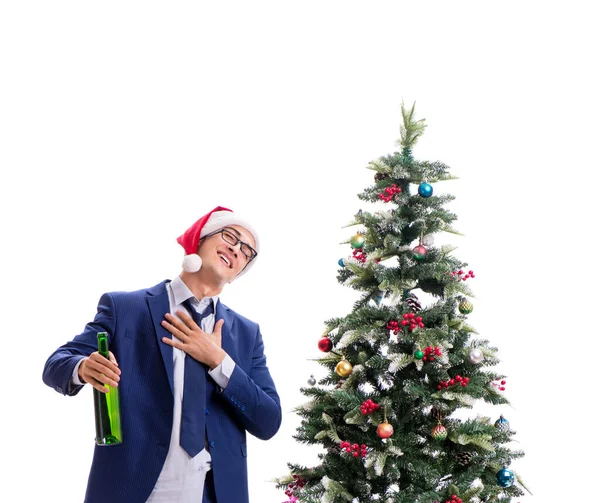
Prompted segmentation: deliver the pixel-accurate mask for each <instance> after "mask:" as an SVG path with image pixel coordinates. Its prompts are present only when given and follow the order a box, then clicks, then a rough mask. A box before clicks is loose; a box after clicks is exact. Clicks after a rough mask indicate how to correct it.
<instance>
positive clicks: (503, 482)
mask: <svg viewBox="0 0 600 503" xmlns="http://www.w3.org/2000/svg"><path fill="white" fill-rule="evenodd" d="M496 480H497V481H498V485H499V486H500V487H510V486H512V485H513V484H514V483H515V474H514V473H513V472H511V471H510V470H509V469H508V468H506V467H504V468H502V470H500V471H499V472H498V473H496Z"/></svg>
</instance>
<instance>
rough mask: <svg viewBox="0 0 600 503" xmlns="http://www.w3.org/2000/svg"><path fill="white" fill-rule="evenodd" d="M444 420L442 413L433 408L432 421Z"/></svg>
mask: <svg viewBox="0 0 600 503" xmlns="http://www.w3.org/2000/svg"><path fill="white" fill-rule="evenodd" d="M443 418H444V415H443V414H442V411H441V410H440V409H438V408H437V407H432V408H431V419H435V420H436V421H441V420H442V419H443Z"/></svg>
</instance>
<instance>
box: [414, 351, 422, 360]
mask: <svg viewBox="0 0 600 503" xmlns="http://www.w3.org/2000/svg"><path fill="white" fill-rule="evenodd" d="M414 356H415V358H416V359H417V360H421V359H422V358H423V351H421V350H420V349H417V350H416V351H415V353H414Z"/></svg>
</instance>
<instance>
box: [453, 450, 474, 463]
mask: <svg viewBox="0 0 600 503" xmlns="http://www.w3.org/2000/svg"><path fill="white" fill-rule="evenodd" d="M471 459H473V453H472V452H459V453H458V454H457V455H456V462H457V463H458V464H459V465H460V466H468V465H469V463H471Z"/></svg>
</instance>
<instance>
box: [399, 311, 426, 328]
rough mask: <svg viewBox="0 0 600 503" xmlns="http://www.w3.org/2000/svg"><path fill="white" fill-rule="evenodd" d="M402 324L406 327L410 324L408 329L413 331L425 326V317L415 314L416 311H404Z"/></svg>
mask: <svg viewBox="0 0 600 503" xmlns="http://www.w3.org/2000/svg"><path fill="white" fill-rule="evenodd" d="M401 325H402V326H403V327H405V326H406V325H408V329H409V330H410V331H411V332H412V331H413V330H414V329H415V328H417V327H420V328H425V325H423V318H421V317H420V316H415V313H404V314H403V315H402V321H401Z"/></svg>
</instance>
